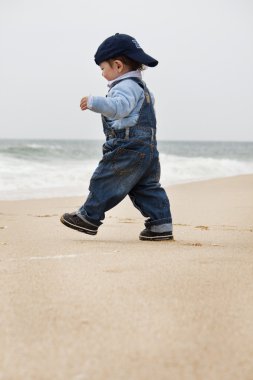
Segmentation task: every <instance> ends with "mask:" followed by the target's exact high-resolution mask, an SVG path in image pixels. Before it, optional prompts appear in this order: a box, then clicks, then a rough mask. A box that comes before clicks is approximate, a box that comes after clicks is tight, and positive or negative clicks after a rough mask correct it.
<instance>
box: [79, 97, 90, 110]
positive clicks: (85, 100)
mask: <svg viewBox="0 0 253 380" xmlns="http://www.w3.org/2000/svg"><path fill="white" fill-rule="evenodd" d="M87 103H88V96H85V97H84V98H82V99H81V102H80V108H81V110H82V111H85V110H87V109H88V107H87Z"/></svg>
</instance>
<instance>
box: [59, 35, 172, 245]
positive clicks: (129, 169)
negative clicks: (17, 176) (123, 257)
mask: <svg viewBox="0 0 253 380" xmlns="http://www.w3.org/2000/svg"><path fill="white" fill-rule="evenodd" d="M95 62H96V64H97V65H99V66H100V68H101V70H102V75H103V76H104V78H105V79H107V81H108V87H109V92H108V94H107V96H106V97H101V96H85V97H84V98H82V99H81V103H80V107H81V109H82V110H87V109H89V110H91V111H93V112H97V113H100V114H101V116H102V123H103V129H104V134H105V137H106V141H105V143H104V144H103V157H102V159H101V161H100V162H99V164H98V167H97V169H96V170H95V172H94V174H93V175H92V177H91V180H90V186H89V191H90V193H89V195H88V198H87V200H86V201H85V203H84V204H83V205H82V206H81V207H80V208H79V210H77V211H75V212H72V213H65V214H64V215H63V216H62V217H61V222H62V223H63V224H64V225H65V226H67V227H69V228H73V229H75V230H77V231H80V232H84V233H86V234H90V235H96V233H97V231H98V227H99V226H100V225H101V224H102V222H101V221H102V220H103V219H104V218H105V212H106V211H107V210H110V209H111V208H112V207H114V206H116V205H117V204H118V203H119V202H121V201H122V200H123V199H124V198H125V196H126V195H129V197H130V199H131V201H132V203H133V205H134V206H135V207H136V208H137V209H138V210H139V211H140V212H141V213H142V215H143V216H144V217H146V218H148V219H147V220H146V221H145V227H146V228H145V229H144V230H143V231H142V232H141V233H140V236H139V239H140V240H170V239H173V233H172V218H171V212H170V204H169V200H168V197H167V195H166V192H165V191H164V189H163V188H162V187H161V185H160V183H159V180H160V162H159V153H158V150H157V143H156V117H155V111H154V100H153V96H152V95H151V94H150V92H149V90H148V88H147V86H146V84H145V82H144V81H143V80H142V76H141V70H142V69H143V68H144V65H145V66H150V67H154V66H156V65H157V64H158V61H157V60H155V59H154V58H152V57H151V56H149V55H148V54H146V53H145V52H144V51H143V49H142V48H141V47H140V45H139V44H138V42H137V41H136V40H135V39H134V38H133V37H131V36H129V35H127V34H120V33H116V34H115V35H113V36H111V37H109V38H107V39H106V40H105V41H104V42H103V43H102V44H101V45H100V46H99V47H98V50H97V52H96V54H95Z"/></svg>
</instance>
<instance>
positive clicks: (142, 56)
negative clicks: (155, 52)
mask: <svg viewBox="0 0 253 380" xmlns="http://www.w3.org/2000/svg"><path fill="white" fill-rule="evenodd" d="M125 55H126V56H127V57H129V58H131V59H133V60H134V61H136V62H139V63H142V64H143V65H146V66H149V67H155V66H156V65H158V61H157V60H156V59H155V58H153V57H151V56H150V55H148V54H146V53H144V51H143V50H142V49H138V51H137V52H129V53H128V52H126V53H125Z"/></svg>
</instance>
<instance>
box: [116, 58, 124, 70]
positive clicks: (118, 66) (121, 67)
mask: <svg viewBox="0 0 253 380" xmlns="http://www.w3.org/2000/svg"><path fill="white" fill-rule="evenodd" d="M114 62H115V65H116V68H117V70H118V72H119V73H121V71H122V70H123V68H124V65H123V62H121V61H120V60H118V59H116V61H114Z"/></svg>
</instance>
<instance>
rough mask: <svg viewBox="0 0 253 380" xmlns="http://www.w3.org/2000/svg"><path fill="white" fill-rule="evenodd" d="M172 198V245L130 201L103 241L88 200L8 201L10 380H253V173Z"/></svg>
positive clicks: (5, 363) (4, 307)
mask: <svg viewBox="0 0 253 380" xmlns="http://www.w3.org/2000/svg"><path fill="white" fill-rule="evenodd" d="M167 192H168V195H169V198H170V201H171V208H172V215H173V223H174V235H175V240H174V241H167V242H144V241H139V239H138V235H139V232H140V231H141V230H142V229H143V222H144V218H143V217H142V216H141V214H140V213H139V212H138V210H136V209H135V208H134V207H133V206H132V205H131V202H130V201H129V199H126V200H124V201H123V202H122V203H121V204H120V205H118V206H117V207H116V208H114V209H113V210H111V211H109V212H108V213H107V214H106V219H105V221H104V224H103V225H102V226H101V228H100V230H99V232H98V234H97V235H96V236H95V237H93V236H89V235H85V234H82V233H79V232H77V231H74V230H71V229H68V228H66V227H65V226H63V225H62V224H61V223H60V221H59V218H60V216H61V215H62V214H63V213H64V212H71V211H74V210H76V209H77V208H78V207H80V205H81V204H82V203H83V201H84V197H80V196H78V197H62V198H51V199H50V198H45V199H31V200H16V201H14V200H4V201H0V251H1V255H0V268H1V276H0V281H1V286H0V307H1V313H0V319H1V329H0V342H1V347H0V379H1V380H2V379H3V380H21V379H22V380H23V379H25V380H52V379H54V380H58V379H59V380H105V379H110V380H154V379H157V380H168V379H171V380H203V379H205V380H239V379H242V380H252V379H253V361H252V358H253V324H252V321H253V302H252V300H253V282H252V278H253V175H240V176H234V177H227V178H219V179H211V180H207V181H200V182H191V183H185V184H179V185H173V186H170V187H168V188H167Z"/></svg>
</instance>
